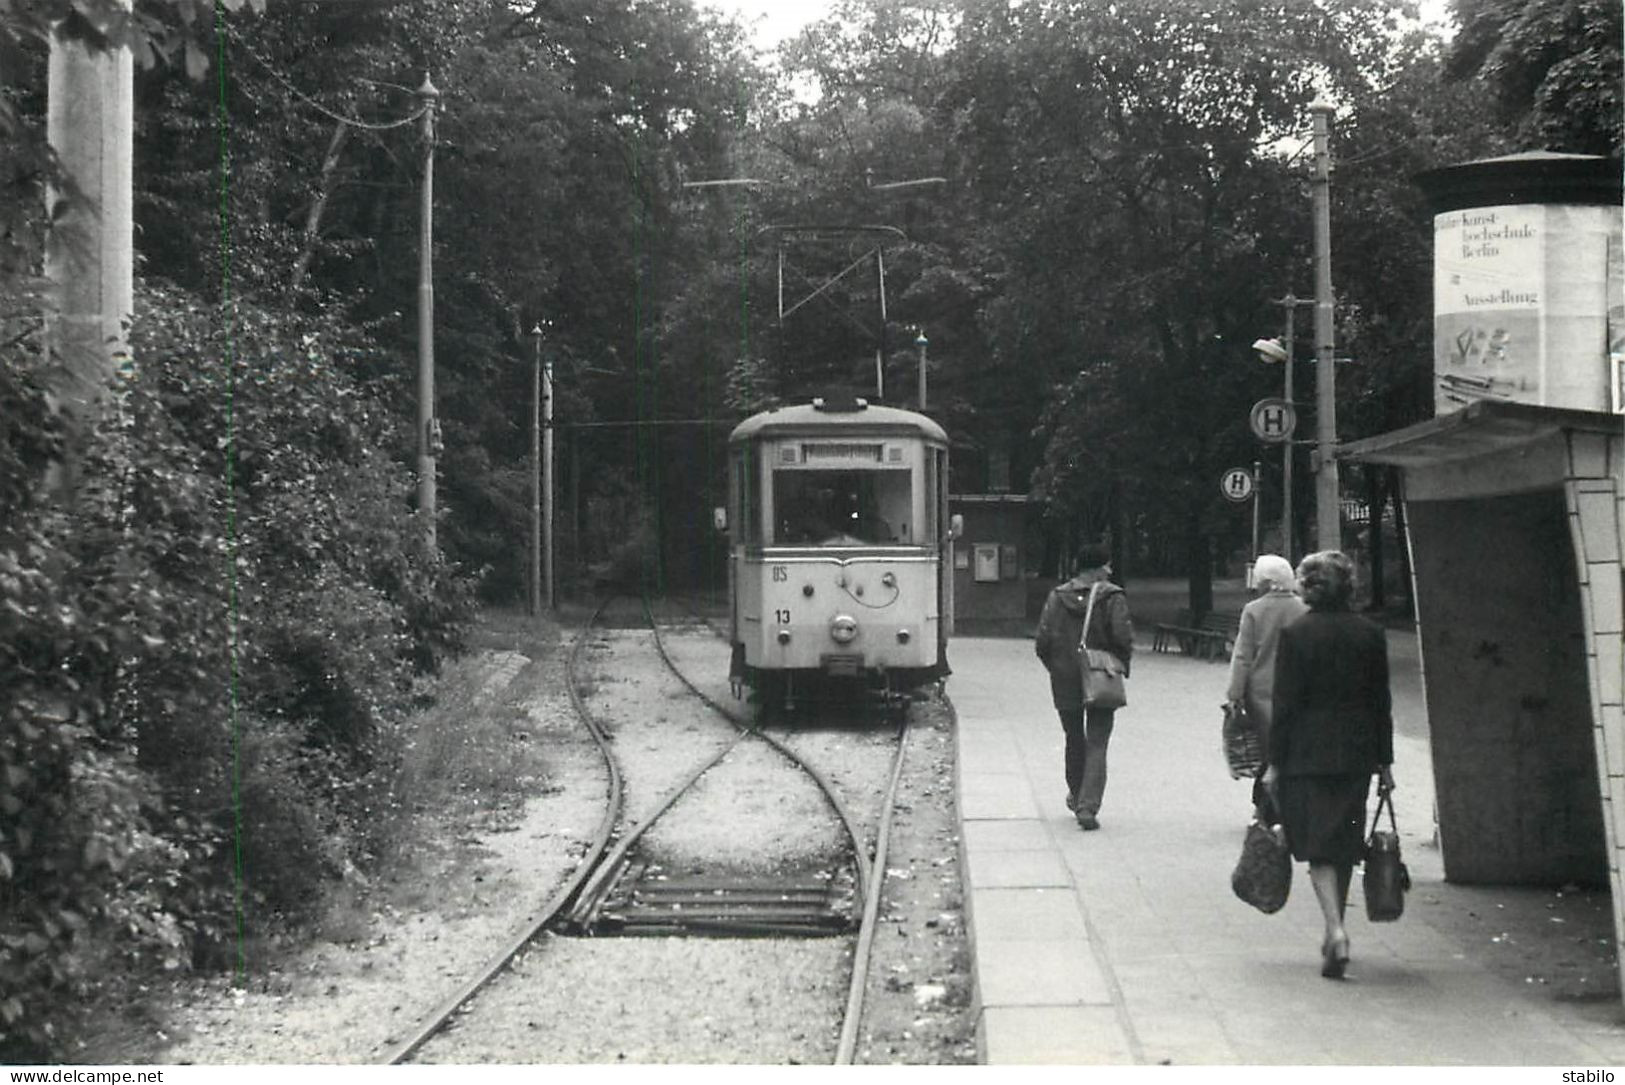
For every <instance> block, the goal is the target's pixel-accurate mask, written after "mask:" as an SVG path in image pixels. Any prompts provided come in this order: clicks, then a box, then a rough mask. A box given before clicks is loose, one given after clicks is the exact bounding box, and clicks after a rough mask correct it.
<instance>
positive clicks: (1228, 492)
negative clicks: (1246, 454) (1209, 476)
mask: <svg viewBox="0 0 1625 1085" xmlns="http://www.w3.org/2000/svg"><path fill="white" fill-rule="evenodd" d="M1219 492H1220V493H1222V494H1224V496H1225V498H1226V499H1227V500H1230V501H1235V502H1237V503H1238V504H1239V503H1240V502H1242V501H1245V500H1247V499H1248V498H1249V497H1251V496H1253V473H1252V472H1251V471H1249V470H1247V468H1245V467H1232V468H1230V470H1228V471H1226V472H1225V473H1224V474H1223V475H1221V476H1219Z"/></svg>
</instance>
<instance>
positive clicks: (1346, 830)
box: [1264, 550, 1394, 979]
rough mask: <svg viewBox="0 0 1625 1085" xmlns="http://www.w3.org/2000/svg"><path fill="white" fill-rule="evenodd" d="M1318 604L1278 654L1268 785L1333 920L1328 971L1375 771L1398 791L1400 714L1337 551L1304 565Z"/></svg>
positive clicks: (1339, 966) (1339, 945) (1336, 958)
mask: <svg viewBox="0 0 1625 1085" xmlns="http://www.w3.org/2000/svg"><path fill="white" fill-rule="evenodd" d="M1298 586H1299V590H1300V591H1301V592H1302V593H1303V601H1304V602H1305V603H1307V604H1309V613H1308V614H1305V615H1303V616H1302V617H1301V618H1298V619H1297V620H1296V621H1294V622H1293V623H1292V624H1291V625H1288V626H1286V627H1285V628H1284V629H1282V630H1281V641H1280V645H1279V647H1278V648H1277V651H1276V658H1275V718H1274V719H1273V721H1272V722H1271V726H1270V732H1269V767H1268V768H1267V769H1266V770H1265V772H1264V784H1265V787H1266V788H1268V789H1269V790H1270V791H1271V793H1272V794H1274V796H1275V799H1276V806H1277V808H1278V810H1279V811H1280V814H1281V820H1282V823H1283V824H1285V826H1286V833H1287V843H1288V844H1289V845H1290V846H1291V848H1292V856H1293V858H1295V859H1298V860H1299V861H1303V862H1307V863H1308V864H1309V881H1310V884H1311V885H1313V886H1314V890H1315V899H1316V900H1317V901H1319V903H1320V910H1321V914H1322V916H1323V917H1324V918H1325V921H1326V937H1325V939H1324V940H1323V941H1322V942H1321V945H1320V953H1321V960H1322V966H1321V971H1320V974H1321V975H1323V976H1327V977H1329V978H1332V979H1337V978H1340V977H1341V976H1342V975H1343V971H1344V969H1345V968H1346V967H1347V965H1348V959H1349V938H1348V932H1347V931H1345V930H1344V929H1343V911H1344V908H1345V906H1346V904H1347V902H1348V891H1349V880H1350V878H1351V877H1352V875H1353V871H1354V864H1355V863H1357V862H1359V861H1360V858H1361V854H1362V852H1363V851H1364V843H1365V807H1366V799H1367V796H1368V795H1369V794H1370V790H1371V776H1372V774H1373V773H1375V774H1376V775H1377V778H1378V787H1379V788H1380V789H1381V790H1382V791H1384V792H1386V791H1391V790H1393V787H1394V778H1393V774H1392V772H1391V766H1392V765H1393V761H1394V718H1393V711H1392V698H1391V696H1390V693H1389V689H1388V646H1387V641H1386V638H1385V636H1384V634H1383V631H1382V627H1381V626H1379V625H1377V624H1376V623H1375V622H1372V621H1369V620H1367V619H1365V618H1362V617H1360V616H1359V615H1358V614H1354V613H1353V612H1351V611H1350V610H1349V601H1350V599H1351V598H1352V596H1353V594H1354V563H1353V562H1351V561H1350V560H1349V559H1348V557H1347V556H1346V555H1344V554H1343V553H1341V552H1340V551H1336V550H1322V551H1320V552H1319V553H1316V554H1310V555H1309V556H1308V557H1306V558H1304V559H1303V561H1302V562H1301V563H1300V564H1299V565H1298Z"/></svg>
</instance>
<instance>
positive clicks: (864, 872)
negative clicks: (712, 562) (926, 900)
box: [643, 596, 874, 897]
mask: <svg viewBox="0 0 1625 1085" xmlns="http://www.w3.org/2000/svg"><path fill="white" fill-rule="evenodd" d="M643 613H644V616H645V617H646V618H647V619H648V621H649V628H650V629H651V630H653V632H654V638H655V650H656V651H658V652H659V653H660V658H661V659H662V660H664V661H665V664H666V666H667V668H669V669H670V670H671V672H672V673H673V674H675V675H676V676H677V680H678V681H680V682H682V683H683V685H685V686H687V687H688V688H689V690H690V691H691V692H692V693H693V694H694V695H695V696H696V697H698V698H699V699H700V700H701V701H703V702H704V703H705V704H706V705H707V706H708V707H709V708H711V709H712V710H713V711H715V712H717V713H718V714H720V715H721V716H723V717H724V718H726V719H727V720H728V721H729V722H730V723H732V724H733V725H734V726H735V727H738V728H741V729H742V730H744V732H745V734H754V735H755V736H756V737H757V738H759V739H761V740H762V741H763V742H765V743H767V744H768V745H769V746H771V747H773V748H774V749H775V750H777V751H779V753H780V754H782V755H784V756H785V757H786V758H788V759H789V761H790V763H791V764H792V765H795V766H796V767H797V768H799V769H801V770H802V771H803V772H805V773H806V774H807V775H808V776H811V777H812V778H813V782H814V783H816V784H817V785H818V787H819V790H821V791H822V792H823V793H824V798H825V799H827V800H828V801H829V805H830V808H831V809H833V810H834V811H835V816H836V817H838V818H840V819H841V825H842V827H843V828H845V829H846V833H847V836H848V837H850V838H851V840H852V858H853V863H854V865H855V866H856V867H857V872H858V896H859V897H864V896H866V894H867V893H868V890H869V886H870V884H871V883H872V882H873V880H874V866H873V864H872V863H871V862H870V859H869V852H868V849H867V848H865V847H864V841H863V832H862V830H860V829H859V828H858V825H857V822H855V821H854V820H853V819H852V814H851V811H849V810H847V808H846V804H845V803H843V802H841V799H840V796H839V795H837V794H836V792H835V785H834V784H832V783H830V781H829V779H828V778H827V777H825V775H824V774H823V773H822V772H820V771H818V767H817V766H816V765H814V764H812V763H811V762H809V761H807V760H805V759H804V758H802V757H801V756H800V755H799V754H797V753H796V752H795V751H794V750H792V749H791V748H790V747H789V746H787V745H785V744H784V743H783V742H780V741H779V740H778V739H776V738H774V737H773V736H772V735H770V734H768V733H767V732H765V731H763V730H761V728H759V727H758V726H757V725H755V724H753V723H749V722H747V721H743V720H740V719H739V718H738V717H737V716H735V715H734V714H733V713H732V712H730V711H729V710H728V709H727V707H726V706H724V705H722V704H720V703H719V702H717V701H716V700H715V699H713V698H712V697H710V696H709V695H708V694H706V693H705V692H704V691H703V690H701V689H700V688H699V687H698V686H696V685H694V683H693V682H690V681H689V680H688V676H687V675H685V674H684V673H683V672H682V671H681V670H680V669H679V668H678V666H677V664H675V663H673V662H672V659H671V656H670V655H669V654H667V652H666V645H665V643H664V642H663V641H662V640H661V638H660V630H659V628H658V627H657V624H656V622H655V618H654V613H653V612H652V611H651V610H650V608H649V599H648V596H644V599H643ZM708 624H709V623H708ZM713 632H714V630H713ZM741 737H743V736H741Z"/></svg>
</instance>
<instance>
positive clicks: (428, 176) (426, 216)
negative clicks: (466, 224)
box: [417, 72, 440, 554]
mask: <svg viewBox="0 0 1625 1085" xmlns="http://www.w3.org/2000/svg"><path fill="white" fill-rule="evenodd" d="M417 93H418V98H419V99H420V100H421V102H422V103H423V194H422V206H421V209H420V221H419V226H418V238H419V250H418V508H419V509H421V510H422V512H423V519H424V535H425V538H426V539H427V541H428V544H429V547H428V548H429V552H430V553H431V554H432V553H433V552H434V550H435V547H436V545H437V543H436V540H435V456H436V455H437V454H438V452H439V447H438V446H439V434H438V432H436V431H437V429H438V427H437V426H436V424H435V417H434V139H435V136H434V111H435V103H436V102H437V100H438V99H439V98H440V92H439V91H438V90H436V89H435V85H434V84H433V83H432V82H430V80H429V75H428V73H427V72H425V73H424V75H423V85H422V86H421V87H419V88H418V91H417Z"/></svg>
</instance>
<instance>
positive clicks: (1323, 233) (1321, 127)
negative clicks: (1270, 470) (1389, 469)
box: [1309, 99, 1342, 550]
mask: <svg viewBox="0 0 1625 1085" xmlns="http://www.w3.org/2000/svg"><path fill="white" fill-rule="evenodd" d="M1332 109H1333V107H1332V105H1331V103H1329V102H1327V101H1325V100H1323V99H1317V100H1315V101H1314V102H1312V103H1311V104H1310V106H1309V112H1310V113H1311V114H1313V116H1314V145H1315V176H1314V190H1313V191H1314V212H1315V400H1316V402H1315V447H1316V456H1315V470H1316V473H1315V545H1316V546H1317V547H1318V548H1319V549H1321V550H1337V549H1341V547H1342V510H1341V507H1340V504H1339V494H1338V483H1337V367H1336V363H1335V362H1334V360H1333V356H1332V355H1333V347H1334V344H1333V339H1332V336H1333V331H1332V221H1331V173H1332V171H1331V151H1330V146H1329V145H1330V142H1331V115H1332Z"/></svg>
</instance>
